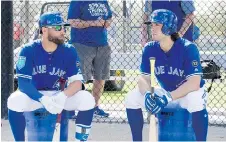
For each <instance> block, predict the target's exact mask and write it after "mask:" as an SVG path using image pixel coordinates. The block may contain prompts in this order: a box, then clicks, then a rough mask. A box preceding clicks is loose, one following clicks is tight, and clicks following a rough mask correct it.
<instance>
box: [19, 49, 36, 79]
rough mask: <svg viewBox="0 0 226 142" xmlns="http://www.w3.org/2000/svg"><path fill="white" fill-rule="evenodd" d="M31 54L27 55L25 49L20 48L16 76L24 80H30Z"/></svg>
mask: <svg viewBox="0 0 226 142" xmlns="http://www.w3.org/2000/svg"><path fill="white" fill-rule="evenodd" d="M31 55H32V54H29V52H28V49H27V48H26V47H24V48H22V50H21V52H20V54H19V57H18V60H17V63H16V76H17V77H20V78H25V79H32V57H31Z"/></svg>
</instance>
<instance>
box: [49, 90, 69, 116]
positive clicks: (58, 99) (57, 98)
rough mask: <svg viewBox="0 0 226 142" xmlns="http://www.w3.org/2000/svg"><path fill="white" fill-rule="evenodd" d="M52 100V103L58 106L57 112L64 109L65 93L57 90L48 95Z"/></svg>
mask: <svg viewBox="0 0 226 142" xmlns="http://www.w3.org/2000/svg"><path fill="white" fill-rule="evenodd" d="M50 98H51V100H52V102H53V103H54V104H53V105H54V106H55V107H56V108H58V113H61V111H62V110H63V109H64V105H65V102H66V99H67V96H66V95H65V93H64V92H63V91H62V92H59V93H56V94H54V95H53V96H51V97H50Z"/></svg>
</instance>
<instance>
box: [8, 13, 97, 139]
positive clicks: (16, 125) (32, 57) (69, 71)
mask: <svg viewBox="0 0 226 142" xmlns="http://www.w3.org/2000/svg"><path fill="white" fill-rule="evenodd" d="M65 26H69V24H67V23H65V22H64V21H63V18H62V16H61V13H58V12H48V13H44V14H43V15H41V17H40V20H39V27H40V34H42V38H41V39H38V40H35V41H33V42H31V43H28V44H25V45H24V46H23V48H22V50H21V52H20V55H19V59H18V61H17V64H16V75H17V77H18V90H17V91H15V92H14V93H12V94H11V95H10V96H9V98H8V116H9V122H10V126H11V129H12V132H13V135H14V139H15V140H16V141H24V140H25V136H24V133H25V132H24V131H25V126H26V122H25V121H26V120H25V117H24V116H25V115H24V114H25V113H24V112H32V111H36V110H38V109H40V108H45V109H46V110H47V111H48V112H49V113H51V114H53V115H56V114H60V113H61V112H62V110H63V109H65V110H69V111H72V110H78V111H79V112H78V115H77V119H76V134H75V138H76V139H77V140H81V141H85V140H87V138H88V135H89V131H90V128H91V122H92V118H93V111H94V110H93V108H94V106H95V100H94V98H93V96H92V95H91V94H90V93H89V92H87V91H85V90H84V85H83V83H82V82H83V77H82V75H81V73H80V69H79V68H78V63H77V62H78V56H77V53H76V50H75V48H74V47H73V46H71V45H69V44H65V43H64V39H65V37H64V36H65ZM63 88H65V89H64V90H63V91H61V90H62V89H63Z"/></svg>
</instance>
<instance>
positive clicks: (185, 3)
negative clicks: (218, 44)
mask: <svg viewBox="0 0 226 142" xmlns="http://www.w3.org/2000/svg"><path fill="white" fill-rule="evenodd" d="M156 9H168V10H170V11H172V12H174V13H175V14H176V15H177V18H178V25H177V27H178V28H177V30H178V33H179V35H180V37H183V38H186V39H188V40H190V41H193V38H192V36H193V20H194V18H195V15H194V11H195V6H194V1H192V0H190V1H189V0H178V1H171V0H166V1H162V0H157V1H156V0H155V1H151V0H146V1H145V5H144V15H143V20H144V22H145V21H147V20H148V17H149V16H150V15H151V13H152V11H154V10H156ZM142 35H143V39H142V42H141V44H142V46H144V45H145V43H147V42H148V35H149V34H148V30H147V25H145V24H143V25H142Z"/></svg>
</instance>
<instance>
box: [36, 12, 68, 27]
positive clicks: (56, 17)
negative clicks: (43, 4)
mask: <svg viewBox="0 0 226 142" xmlns="http://www.w3.org/2000/svg"><path fill="white" fill-rule="evenodd" d="M58 25H64V26H69V25H70V24H69V23H66V22H64V19H63V17H62V14H61V13H60V12H46V13H43V14H42V15H41V16H40V19H39V28H40V29H41V28H42V27H45V26H58Z"/></svg>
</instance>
